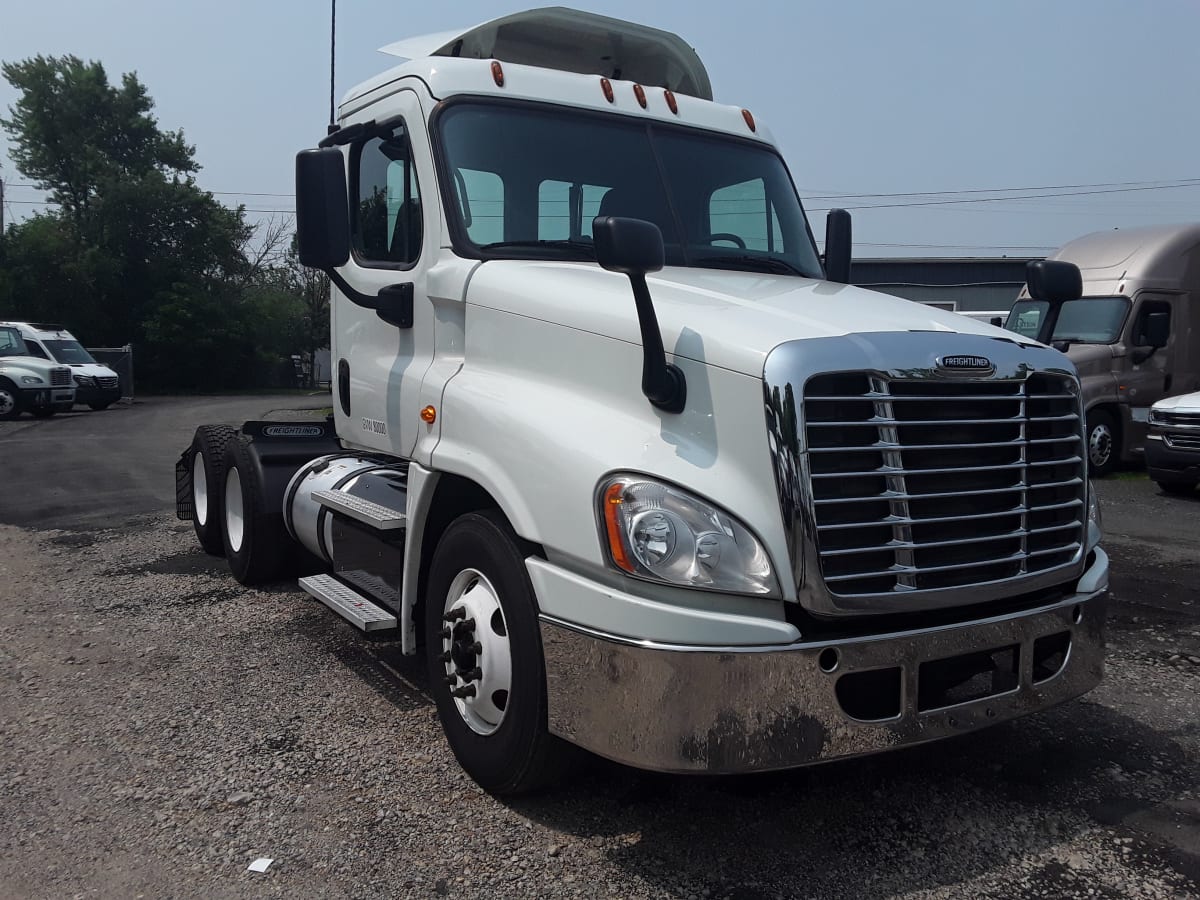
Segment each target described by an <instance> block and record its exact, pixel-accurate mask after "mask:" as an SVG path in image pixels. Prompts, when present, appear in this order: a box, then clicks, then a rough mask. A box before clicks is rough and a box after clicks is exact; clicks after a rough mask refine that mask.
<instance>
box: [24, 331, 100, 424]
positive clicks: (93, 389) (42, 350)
mask: <svg viewBox="0 0 1200 900" xmlns="http://www.w3.org/2000/svg"><path fill="white" fill-rule="evenodd" d="M5 324H7V325H11V326H12V327H14V328H16V329H17V330H18V331H19V332H20V333H21V338H22V339H23V340H24V341H25V346H26V348H27V349H28V350H29V354H30V355H31V356H37V357H40V358H41V359H47V360H50V361H51V362H57V363H59V364H61V365H64V366H69V367H70V369H71V378H72V380H73V381H74V383H75V401H74V402H75V403H83V404H86V405H87V406H90V407H91V408H92V409H94V410H102V409H108V407H110V406H112V404H114V403H116V402H117V401H118V400H120V399H121V379H120V377H119V376H118V375H117V373H116V372H114V371H113V370H112V369H110V368H109V367H108V366H106V365H103V364H102V363H98V362H96V359H95V357H93V356H92V354H91V353H89V352H88V351H87V350H86V349H84V347H83V345H82V344H80V343H79V341H78V340H76V339H75V335H73V334H71V332H69V331H67V330H66V329H65V328H63V327H62V326H61V325H47V324H42V323H33V322H7V323H5ZM67 409H70V407H69V406H68V407H67Z"/></svg>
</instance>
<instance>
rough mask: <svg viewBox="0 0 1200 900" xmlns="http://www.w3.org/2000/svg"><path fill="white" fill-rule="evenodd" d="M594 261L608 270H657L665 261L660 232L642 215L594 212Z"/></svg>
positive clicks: (634, 272) (623, 272)
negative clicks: (595, 213)
mask: <svg viewBox="0 0 1200 900" xmlns="http://www.w3.org/2000/svg"><path fill="white" fill-rule="evenodd" d="M592 240H593V242H594V244H595V248H596V261H597V262H598V263H600V265H601V266H602V267H603V268H605V269H608V271H610V272H620V273H621V274H622V275H634V274H642V275H645V274H646V273H647V272H657V271H658V270H659V269H661V268H662V267H663V263H664V262H665V261H666V250H665V249H664V248H663V238H662V232H661V231H659V230H658V226H657V225H655V224H654V223H653V222H647V221H645V220H644V219H623V218H618V217H617V216H603V217H600V216H597V217H596V218H595V219H594V220H593V221H592Z"/></svg>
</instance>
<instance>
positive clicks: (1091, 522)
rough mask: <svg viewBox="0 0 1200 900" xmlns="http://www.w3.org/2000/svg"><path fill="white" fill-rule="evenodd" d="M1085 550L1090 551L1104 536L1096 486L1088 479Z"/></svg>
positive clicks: (1102, 518)
mask: <svg viewBox="0 0 1200 900" xmlns="http://www.w3.org/2000/svg"><path fill="white" fill-rule="evenodd" d="M1087 530H1088V534H1087V548H1088V550H1089V551H1090V550H1091V549H1092V548H1093V547H1095V546H1096V545H1097V544H1099V543H1100V538H1101V537H1103V536H1104V517H1103V516H1101V514H1100V498H1099V497H1097V496H1096V485H1094V484H1093V483H1092V480H1091V479H1090V478H1089V479H1088V524H1087Z"/></svg>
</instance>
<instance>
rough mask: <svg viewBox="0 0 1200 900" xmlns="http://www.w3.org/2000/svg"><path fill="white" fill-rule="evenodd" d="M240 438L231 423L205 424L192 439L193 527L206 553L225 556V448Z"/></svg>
mask: <svg viewBox="0 0 1200 900" xmlns="http://www.w3.org/2000/svg"><path fill="white" fill-rule="evenodd" d="M236 437H237V429H236V428H233V427H232V426H230V425H201V426H200V427H199V428H197V429H196V434H195V436H194V437H193V438H192V527H193V528H195V530H196V538H197V540H199V541H200V546H201V547H203V548H204V552H205V553H210V554H212V555H213V556H222V555H224V553H225V546H224V544H223V543H222V539H221V527H222V521H221V520H222V516H224V514H225V512H224V510H225V508H224V504H223V497H224V494H223V487H224V484H225V448H226V446H227V445H228V444H229V443H230V442H231V441H233V440H234V439H235V438H236Z"/></svg>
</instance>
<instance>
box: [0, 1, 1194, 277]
mask: <svg viewBox="0 0 1200 900" xmlns="http://www.w3.org/2000/svg"><path fill="white" fill-rule="evenodd" d="M532 5H534V4H528V6H532ZM570 5H573V6H575V7H576V8H579V9H587V10H592V11H594V12H598V13H603V14H605V15H609V16H613V17H616V18H622V19H629V20H632V21H636V22H640V23H642V24H646V25H652V26H655V27H658V28H663V29H666V30H668V31H673V32H676V33H678V34H680V35H681V36H682V37H683V38H684V39H685V40H687V41H688V42H689V43H690V44H691V45H692V46H693V47H695V48H696V51H697V52H698V54H699V55H700V58H701V60H703V62H704V64H705V66H706V67H707V68H708V71H709V76H710V79H711V81H712V84H713V89H714V94H715V99H716V100H717V101H718V102H721V103H730V104H736V105H738V106H744V107H748V108H749V109H751V110H752V111H753V112H754V115H755V118H756V119H757V120H758V121H759V122H761V123H763V124H765V125H766V126H767V127H768V128H769V129H770V130H771V132H772V133H773V134H774V136H775V139H776V141H777V143H778V145H779V147H780V150H781V152H782V153H783V156H784V158H785V159H786V160H787V162H788V165H789V168H790V169H791V172H792V177H793V179H794V181H795V182H796V184H797V186H798V187H799V189H800V193H801V197H802V199H803V200H804V203H805V206H806V208H807V209H808V210H809V215H810V218H811V220H812V225H813V231H814V233H815V234H816V235H817V237H818V238H821V237H822V236H823V233H824V218H825V210H826V209H828V208H829V207H831V206H838V205H840V206H844V207H847V208H849V209H851V210H852V213H853V216H854V238H855V256H856V257H887V256H1001V255H1007V256H1035V255H1044V254H1045V253H1046V252H1048V251H1050V250H1052V249H1053V248H1055V247H1057V246H1059V245H1061V244H1063V243H1065V242H1066V241H1068V240H1070V239H1072V238H1074V237H1077V236H1079V235H1081V234H1085V233H1087V232H1090V231H1096V230H1101V229H1111V228H1128V227H1132V226H1137V225H1150V224H1160V223H1172V222H1185V221H1200V42H1198V36H1200V3H1197V2H1196V0H1128V2H1124V0H1121V2H1118V0H1008V2H974V0H972V2H967V0H909V2H906V3H899V2H885V0H836V2H828V0H827V2H824V3H811V2H800V0H793V2H785V0H738V2H735V3H725V4H717V3H714V2H711V0H710V2H697V0H688V2H680V0H654V2H653V3H633V2H626V0H599V2H587V0H572V2H571V3H570ZM523 8H527V6H526V5H523V4H520V3H510V2H488V3H484V2H465V0H464V2H454V0H442V2H436V3H426V4H420V3H401V2H398V0H390V2H383V0H340V2H339V3H338V4H337V66H336V79H335V82H336V86H335V93H336V95H337V98H338V99H339V100H340V99H341V97H342V95H343V94H344V93H345V92H346V91H347V90H349V89H350V88H351V87H353V86H354V85H355V84H357V83H358V82H360V81H363V80H366V79H367V78H369V77H371V76H372V75H374V74H376V73H378V72H380V71H382V70H384V69H386V68H388V67H390V66H391V65H392V64H393V63H394V62H395V60H394V59H392V58H391V57H388V56H385V55H383V54H381V53H379V52H377V50H378V48H379V47H381V46H383V45H385V44H388V43H391V42H393V41H396V40H399V39H401V38H405V37H412V36H416V35H422V34H428V33H432V32H440V31H446V30H449V29H452V28H457V27H460V26H461V27H464V28H466V27H469V26H471V25H474V24H477V23H479V22H483V21H486V20H488V19H492V18H495V17H497V16H501V15H504V14H507V13H510V12H514V11H517V10H519V9H523ZM329 32H330V0H287V2H285V0H240V2H230V0H205V2H195V0H166V2H164V0H157V2H151V0H103V2H101V0H86V2H85V0H36V2H28V0H4V2H3V3H0V60H6V61H11V60H19V59H24V58H26V57H30V56H34V55H37V54H39V53H40V54H43V55H63V54H68V53H69V54H74V55H76V56H79V57H82V58H84V59H96V60H99V61H100V62H102V63H103V64H104V66H105V68H106V69H107V71H108V74H109V79H110V81H113V82H116V81H118V79H119V77H120V75H121V74H122V73H124V72H128V71H136V72H137V74H138V76H139V78H140V79H141V80H142V82H143V83H144V84H145V85H146V86H147V88H148V90H149V93H150V95H151V96H152V97H153V98H154V101H155V115H156V116H157V118H158V121H159V124H160V126H162V127H163V128H166V129H172V130H174V129H182V130H183V132H184V135H185V137H186V139H187V140H188V142H189V143H191V144H193V145H195V147H196V156H197V159H198V161H199V162H200V164H201V165H202V167H203V168H202V169H201V171H200V173H199V175H198V177H197V180H198V182H199V184H200V185H201V186H202V187H204V188H205V189H207V190H210V191H213V192H214V193H216V194H217V196H218V198H219V199H220V200H222V201H223V202H227V203H230V204H231V205H232V204H236V203H239V202H241V203H244V204H245V205H246V207H247V208H248V209H250V210H253V212H251V213H249V215H250V216H251V218H253V219H260V218H267V217H271V216H276V217H278V216H279V215H283V214H284V213H276V212H271V211H275V210H283V211H286V210H290V209H291V206H292V202H293V201H292V198H291V196H290V195H291V191H292V189H293V177H294V176H293V158H294V155H295V153H296V151H297V150H300V149H303V148H305V147H311V146H315V144H316V141H318V140H319V139H320V138H321V137H322V136H323V135H324V133H325V124H326V122H327V120H328V109H329V37H330V34H329ZM15 99H16V95H15V92H14V91H13V89H12V88H11V87H10V86H9V85H8V83H7V82H4V81H0V109H3V110H7V109H8V107H9V106H10V105H11V104H12V103H13V102H14V101H15ZM4 115H5V116H7V112H5V113H4ZM4 149H6V145H4V144H3V139H2V136H0V151H2V150H4ZM0 178H2V179H3V180H4V181H6V182H7V183H8V185H9V186H8V188H7V190H6V199H7V201H8V206H7V208H6V209H5V216H6V220H7V221H12V220H13V219H14V218H22V217H24V216H26V215H29V214H30V213H31V212H32V211H34V210H37V209H38V208H39V207H38V206H37V205H36V203H35V201H39V200H41V199H42V198H43V196H44V194H43V193H42V192H40V191H38V190H36V189H34V188H32V187H23V186H21V185H25V184H27V183H28V179H26V178H24V177H23V176H21V175H20V173H19V172H17V171H16V170H15V168H14V166H13V164H12V162H11V160H9V159H8V157H7V155H6V154H5V153H3V152H0ZM1180 182H1184V184H1180ZM1077 185H1078V186H1081V187H1065V186H1077ZM1163 185H1172V186H1168V187H1164V186H1163ZM1010 188H1011V189H1016V190H1007V191H996V190H995V189H1010ZM963 191H975V192H983V193H950V192H963ZM920 192H926V193H920ZM932 192H937V193H932ZM989 192H990V193H989ZM1063 193H1075V194H1076V196H1074V197H1063V196H1054V197H1045V196H1043V197H1042V198H1041V199H1030V198H1028V197H1027V195H1029V194H1035V195H1045V194H1063ZM256 195H261V196H256ZM834 195H840V196H834ZM845 195H854V196H845ZM889 195H891V196H889ZM894 195H903V196H894ZM1003 196H1009V197H1019V198H1023V199H1011V200H1004V201H999V200H995V199H991V200H987V201H984V200H983V198H995V197H1003ZM964 201H970V202H964ZM882 206H891V207H893V208H890V209H882V208H879V207H882Z"/></svg>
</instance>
